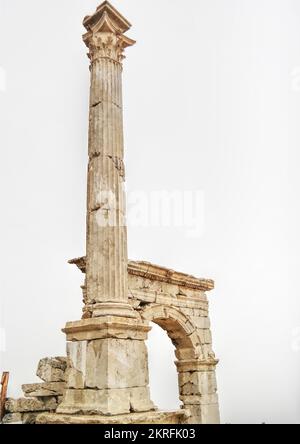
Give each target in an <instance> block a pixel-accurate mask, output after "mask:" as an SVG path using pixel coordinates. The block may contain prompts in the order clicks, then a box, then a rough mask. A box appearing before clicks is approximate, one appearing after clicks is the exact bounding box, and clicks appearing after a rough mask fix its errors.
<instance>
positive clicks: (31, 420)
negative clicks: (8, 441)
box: [22, 412, 41, 424]
mask: <svg viewBox="0 0 300 444" xmlns="http://www.w3.org/2000/svg"><path fill="white" fill-rule="evenodd" d="M40 414H41V412H30V413H23V418H22V422H23V424H36V419H37V417H38V415H40Z"/></svg>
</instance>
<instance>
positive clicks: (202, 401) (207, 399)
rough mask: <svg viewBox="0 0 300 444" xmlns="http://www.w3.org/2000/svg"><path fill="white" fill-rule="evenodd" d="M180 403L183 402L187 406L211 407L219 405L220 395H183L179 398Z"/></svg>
mask: <svg viewBox="0 0 300 444" xmlns="http://www.w3.org/2000/svg"><path fill="white" fill-rule="evenodd" d="M179 399H180V401H182V402H183V404H184V405H185V406H187V407H188V406H189V405H208V404H209V405H210V404H217V403H218V395H217V394H210V395H201V396H199V395H181V396H180V397H179Z"/></svg>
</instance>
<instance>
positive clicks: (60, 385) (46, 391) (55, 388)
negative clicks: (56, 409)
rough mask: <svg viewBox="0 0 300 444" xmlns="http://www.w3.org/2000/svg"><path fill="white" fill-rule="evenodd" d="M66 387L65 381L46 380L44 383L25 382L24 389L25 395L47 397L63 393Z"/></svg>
mask: <svg viewBox="0 0 300 444" xmlns="http://www.w3.org/2000/svg"><path fill="white" fill-rule="evenodd" d="M65 388H66V383H65V382H45V383H42V384H24V385H22V390H23V392H24V395H25V397H28V398H32V397H47V396H50V397H51V396H60V395H63V393H64V391H65Z"/></svg>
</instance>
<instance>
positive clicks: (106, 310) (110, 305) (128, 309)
mask: <svg viewBox="0 0 300 444" xmlns="http://www.w3.org/2000/svg"><path fill="white" fill-rule="evenodd" d="M83 313H84V314H83V319H89V318H98V317H106V316H118V317H124V318H133V319H135V318H137V314H136V312H135V311H134V310H133V308H132V306H131V305H130V304H126V303H125V304H124V303H121V302H101V303H98V304H87V305H86V306H85V307H84V309H83Z"/></svg>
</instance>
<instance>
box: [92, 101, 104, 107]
mask: <svg viewBox="0 0 300 444" xmlns="http://www.w3.org/2000/svg"><path fill="white" fill-rule="evenodd" d="M101 103H102V100H99V102H96V103H93V104H92V108H96V107H97V106H98V105H100V104H101Z"/></svg>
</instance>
